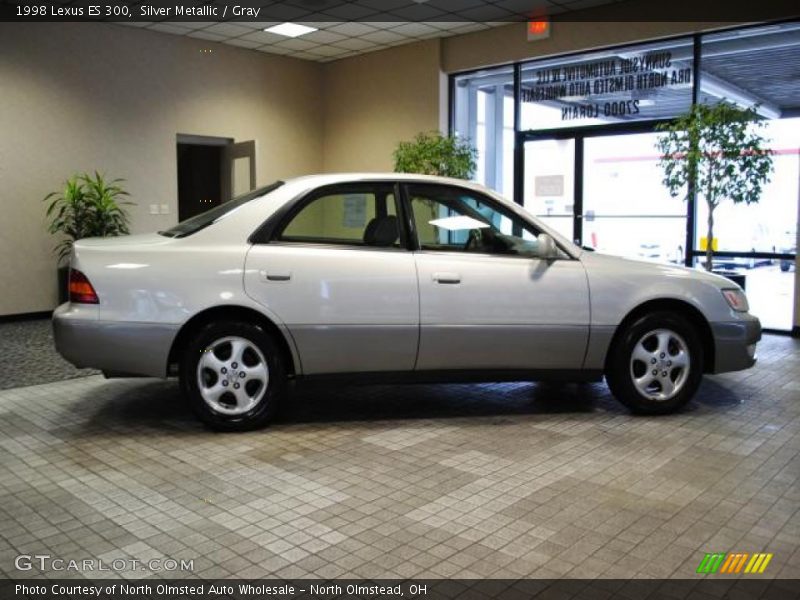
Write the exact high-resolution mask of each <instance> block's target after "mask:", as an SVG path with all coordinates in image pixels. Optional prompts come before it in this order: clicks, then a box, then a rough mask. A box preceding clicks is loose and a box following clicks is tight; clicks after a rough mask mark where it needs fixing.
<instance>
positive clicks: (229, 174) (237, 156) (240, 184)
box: [221, 140, 256, 202]
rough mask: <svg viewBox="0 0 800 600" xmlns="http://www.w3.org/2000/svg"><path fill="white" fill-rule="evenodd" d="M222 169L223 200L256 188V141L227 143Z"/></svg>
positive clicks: (223, 151) (223, 153)
mask: <svg viewBox="0 0 800 600" xmlns="http://www.w3.org/2000/svg"><path fill="white" fill-rule="evenodd" d="M221 169H222V196H223V197H222V201H223V202H227V201H228V200H230V199H231V198H236V197H237V196H241V195H242V194H246V193H247V192H250V191H252V190H254V189H256V143H255V141H254V140H248V141H246V142H236V143H231V144H228V145H226V146H225V147H224V148H223V150H222V161H221Z"/></svg>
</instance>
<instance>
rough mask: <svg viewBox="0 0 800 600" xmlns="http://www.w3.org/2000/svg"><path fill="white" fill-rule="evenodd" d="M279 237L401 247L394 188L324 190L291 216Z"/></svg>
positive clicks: (284, 239) (370, 187)
mask: <svg viewBox="0 0 800 600" xmlns="http://www.w3.org/2000/svg"><path fill="white" fill-rule="evenodd" d="M278 240H280V241H283V242H297V243H306V244H309V243H310V244H335V245H346V246H365V247H377V248H399V247H400V222H399V220H398V218H397V201H396V198H395V194H394V189H393V187H392V186H388V185H387V186H365V187H360V188H358V187H353V188H347V189H334V190H330V191H328V192H322V193H321V194H320V195H318V196H317V197H315V198H313V199H312V200H311V201H310V202H307V203H306V204H304V206H303V207H302V208H301V209H300V210H299V211H298V212H297V213H296V214H295V215H294V216H293V217H291V219H290V220H289V222H288V223H287V224H286V226H285V227H284V228H283V231H282V232H281V233H280V235H279V236H278Z"/></svg>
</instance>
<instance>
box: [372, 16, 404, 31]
mask: <svg viewBox="0 0 800 600" xmlns="http://www.w3.org/2000/svg"><path fill="white" fill-rule="evenodd" d="M385 16H389V17H391V16H392V15H385ZM402 24H403V22H402V21H399V20H397V19H394V20H393V21H369V25H370V27H375V28H376V29H391V28H392V27H397V26H398V25H402Z"/></svg>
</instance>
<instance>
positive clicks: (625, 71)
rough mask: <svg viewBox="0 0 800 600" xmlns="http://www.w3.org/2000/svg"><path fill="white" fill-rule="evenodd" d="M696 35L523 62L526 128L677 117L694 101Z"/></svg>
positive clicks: (536, 128) (524, 127)
mask: <svg viewBox="0 0 800 600" xmlns="http://www.w3.org/2000/svg"><path fill="white" fill-rule="evenodd" d="M692 43H693V42H692V39H691V38H683V39H680V40H670V41H666V42H654V43H649V44H642V45H639V46H626V47H624V48H618V49H615V50H603V51H601V52H590V53H585V54H580V55H576V56H569V57H559V58H553V59H547V60H540V61H536V62H531V63H526V64H524V65H523V66H522V80H521V86H522V88H521V93H522V97H521V100H522V106H521V128H522V130H523V131H524V130H542V129H556V128H558V129H560V128H566V127H580V126H585V125H602V124H607V123H620V122H629V121H641V120H648V119H663V118H667V117H674V116H676V115H678V114H680V113H682V112H685V111H686V110H688V109H689V107H690V106H691V104H692V69H693V62H694V61H693V46H692Z"/></svg>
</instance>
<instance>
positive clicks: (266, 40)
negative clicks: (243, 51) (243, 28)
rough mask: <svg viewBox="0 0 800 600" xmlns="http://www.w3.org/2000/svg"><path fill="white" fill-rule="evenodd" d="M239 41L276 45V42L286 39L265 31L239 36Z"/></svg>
mask: <svg viewBox="0 0 800 600" xmlns="http://www.w3.org/2000/svg"><path fill="white" fill-rule="evenodd" d="M239 39H242V40H248V41H251V42H259V43H261V44H277V43H278V42H282V41H284V40H286V38H285V37H284V36H282V35H278V34H276V33H269V32H266V31H253V32H252V33H248V34H247V35H243V36H241V37H240V38H239Z"/></svg>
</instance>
